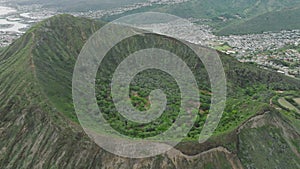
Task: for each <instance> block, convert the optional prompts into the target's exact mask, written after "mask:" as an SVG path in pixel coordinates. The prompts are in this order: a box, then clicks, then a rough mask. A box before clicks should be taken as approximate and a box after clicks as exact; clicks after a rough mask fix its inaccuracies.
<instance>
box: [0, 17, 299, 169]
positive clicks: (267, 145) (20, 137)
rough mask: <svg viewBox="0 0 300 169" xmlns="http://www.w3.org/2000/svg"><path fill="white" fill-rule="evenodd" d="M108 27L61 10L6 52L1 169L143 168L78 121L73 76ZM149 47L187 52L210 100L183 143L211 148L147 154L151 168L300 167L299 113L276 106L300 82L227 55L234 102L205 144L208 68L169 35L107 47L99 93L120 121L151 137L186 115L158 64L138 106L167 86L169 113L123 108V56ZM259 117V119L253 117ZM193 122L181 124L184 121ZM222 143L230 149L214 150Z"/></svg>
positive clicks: (146, 75) (1, 76) (147, 76)
mask: <svg viewBox="0 0 300 169" xmlns="http://www.w3.org/2000/svg"><path fill="white" fill-rule="evenodd" d="M102 25H103V23H101V22H96V21H92V20H88V19H82V18H75V17H72V16H70V15H60V16H56V17H52V18H51V19H48V20H46V21H43V22H41V23H40V24H37V25H36V26H34V27H33V28H32V29H30V30H29V31H28V32H27V33H26V34H24V35H23V36H22V37H21V38H20V39H18V40H17V41H15V42H14V43H13V44H12V45H11V46H9V47H8V48H6V49H4V50H3V51H2V53H1V55H0V80H1V83H0V96H1V97H0V112H1V113H0V119H1V123H0V131H1V132H0V134H1V137H0V149H1V150H3V151H1V153H0V168H33V167H34V166H40V168H51V167H53V168H87V165H88V167H90V168H97V167H98V168H101V167H103V166H108V168H118V167H120V166H125V167H126V168H133V167H134V165H135V164H138V163H139V162H140V161H138V159H137V161H136V162H135V161H134V162H132V161H128V159H123V158H121V157H117V156H113V155H112V154H110V153H107V152H106V151H104V150H102V149H101V148H99V147H97V146H96V145H95V144H94V143H93V142H92V141H91V140H90V139H89V138H88V137H87V136H86V135H85V134H84V132H83V131H82V128H81V127H80V126H79V125H78V121H77V119H76V115H75V112H74V109H73V104H72V91H71V85H72V84H71V79H72V72H73V67H74V65H75V61H76V57H77V56H78V54H79V52H80V50H81V48H82V45H83V44H84V42H85V41H86V40H87V39H88V37H90V36H91V35H92V34H93V33H94V32H95V31H96V30H98V29H99V28H100V27H101V26H102ZM157 42H159V43H157ZM149 46H150V47H159V48H163V49H168V50H170V51H171V52H173V53H176V54H177V55H178V56H181V57H182V59H183V60H184V61H185V62H186V63H187V65H188V66H189V67H191V69H192V72H193V73H194V74H195V77H196V80H197V82H199V92H200V96H201V97H200V100H201V102H202V105H201V106H200V107H199V110H196V111H197V113H198V118H197V119H196V121H197V122H196V123H195V125H194V127H193V128H192V130H191V131H190V132H189V133H188V136H187V138H186V139H185V142H184V143H183V144H185V145H183V146H181V147H182V150H181V151H182V152H185V153H186V154H189V153H190V152H192V153H190V154H198V153H199V152H204V153H202V154H200V155H199V156H195V157H194V156H193V157H192V156H191V157H188V158H189V160H187V158H185V156H183V155H182V154H179V153H178V156H177V154H175V155H176V160H177V161H176V162H173V161H172V160H173V157H174V156H172V158H171V157H169V156H168V155H165V154H164V155H161V156H158V157H155V158H153V159H143V161H141V166H142V167H144V166H146V167H144V168H151V167H152V168H160V167H161V166H166V165H168V167H169V168H176V167H177V168H184V167H190V168H196V167H199V165H200V164H201V166H203V167H206V168H230V166H231V165H232V163H236V164H240V163H238V162H240V161H241V163H242V164H241V165H243V166H244V167H245V168H246V167H248V168H275V167H276V166H279V167H280V168H284V167H285V168H291V169H294V168H296V167H297V166H298V165H299V164H298V163H299V162H298V161H299V160H298V158H297V151H299V141H300V140H299V138H300V134H299V133H300V132H299V131H300V130H299V129H300V126H299V119H300V117H299V114H298V113H296V112H294V111H290V110H288V109H286V108H285V109H278V110H276V109H277V108H279V107H278V106H280V104H279V103H278V99H279V98H282V97H283V98H285V99H286V101H288V102H289V103H290V104H292V105H293V106H294V107H296V106H295V104H297V101H295V100H294V98H299V96H300V93H299V89H300V82H299V80H297V79H293V78H290V77H286V76H284V75H281V74H277V73H274V72H271V71H267V70H263V69H260V68H257V67H256V66H255V65H253V64H242V63H239V62H238V61H236V60H235V59H234V58H232V57H231V56H228V55H225V54H220V57H221V60H222V63H223V66H224V69H225V72H226V77H227V85H228V99H227V105H226V108H225V112H224V115H223V117H222V119H221V122H220V123H219V126H218V128H217V130H216V131H215V134H214V136H213V137H212V138H211V139H210V140H209V142H206V143H203V144H201V145H199V144H198V142H197V136H198V135H199V132H200V131H201V129H202V126H203V123H204V121H205V119H206V117H207V115H208V114H209V111H208V110H209V106H210V99H211V91H210V84H209V81H208V80H207V79H208V75H207V73H206V71H205V68H204V66H203V64H202V63H201V62H200V61H199V59H197V57H196V56H195V55H194V54H193V52H191V51H190V50H189V49H188V48H187V47H186V46H182V44H181V43H180V42H179V41H176V40H174V39H171V38H167V37H165V36H161V35H155V34H152V35H144V36H136V37H132V38H128V39H126V40H124V41H122V42H121V43H119V44H118V45H117V46H116V47H115V48H113V49H112V50H111V51H110V52H109V53H108V54H107V57H105V60H104V61H103V63H102V64H103V65H102V66H100V68H99V71H98V75H97V81H96V94H97V95H96V97H97V101H98V104H99V108H100V109H103V112H104V114H105V116H106V119H108V120H109V122H110V124H111V125H112V126H113V127H114V128H115V129H117V130H118V131H120V132H122V133H125V134H127V135H131V136H135V137H142V138H144V137H149V136H151V135H155V134H158V133H160V132H163V131H165V130H166V129H168V127H169V126H170V125H171V124H172V122H173V121H172V120H174V119H175V118H176V116H177V115H178V113H180V112H179V111H178V108H179V106H180V104H178V102H179V100H180V96H179V93H178V86H177V84H176V83H174V79H173V78H172V77H171V76H169V75H168V74H166V73H163V72H161V71H157V70H148V71H143V72H141V73H139V74H138V75H137V76H136V77H135V78H134V79H133V81H132V82H131V86H130V97H131V102H132V103H133V105H134V106H135V107H136V108H137V109H139V110H147V109H149V106H151V105H149V99H148V96H149V92H150V91H152V90H153V89H157V88H162V89H164V92H165V93H166V95H167V99H168V103H167V109H166V111H165V112H164V114H163V115H162V117H161V118H159V119H158V120H156V121H154V122H153V123H149V124H145V125H139V124H135V123H133V122H130V121H126V119H124V118H123V117H122V116H121V115H120V114H119V113H118V112H116V111H114V110H115V108H114V105H113V103H112V102H111V94H110V90H109V81H107V80H111V75H112V72H113V71H114V70H115V68H116V65H118V64H117V63H119V62H120V61H121V60H122V58H125V57H126V56H128V55H129V54H130V53H132V52H134V51H137V50H139V49H143V48H147V47H149ZM119 54H120V55H119ZM281 91H283V92H281ZM291 100H294V101H291ZM270 101H273V104H271V103H270ZM258 115H260V116H258ZM252 117H253V118H255V119H254V120H253V119H251V120H249V118H252ZM241 126H243V127H241ZM183 127H184V126H178V129H180V128H183ZM174 139H176V136H174ZM195 142H196V143H195ZM219 146H224V147H226V148H228V149H229V150H230V152H229V153H226V151H225V152H223V151H221V152H219V151H213V150H211V149H212V148H216V147H219ZM179 149H180V146H179ZM210 150H211V151H210ZM295 150H296V151H295ZM205 151H208V152H205ZM172 155H173V154H172ZM236 155H237V156H238V157H237V156H236ZM212 157H215V158H212ZM291 159H292V162H290V161H289V160H291ZM41 161H42V163H41ZM111 161H114V162H113V163H111ZM118 161H121V162H118ZM139 164H140V163H139ZM110 166H111V167H110ZM283 166H284V167H283ZM232 168H234V167H232ZM240 168H241V167H240Z"/></svg>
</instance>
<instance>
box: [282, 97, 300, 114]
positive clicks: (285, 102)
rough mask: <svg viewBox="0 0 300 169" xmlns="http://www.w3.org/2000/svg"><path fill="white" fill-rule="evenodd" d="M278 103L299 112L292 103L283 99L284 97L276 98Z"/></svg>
mask: <svg viewBox="0 0 300 169" xmlns="http://www.w3.org/2000/svg"><path fill="white" fill-rule="evenodd" d="M278 102H279V104H281V105H282V106H283V107H285V108H287V109H289V110H295V111H296V112H298V113H300V110H298V109H297V108H296V107H295V106H294V105H292V104H291V103H290V102H288V101H287V100H285V98H280V99H278Z"/></svg>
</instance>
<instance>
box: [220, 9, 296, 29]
mask: <svg viewBox="0 0 300 169" xmlns="http://www.w3.org/2000/svg"><path fill="white" fill-rule="evenodd" d="M299 16H300V7H299V8H292V9H284V10H281V11H271V12H268V13H265V14H263V15H259V16H257V17H254V18H251V19H249V20H245V21H242V22H237V23H235V24H232V25H229V26H227V27H224V28H222V29H221V30H219V31H218V32H217V34H218V35H231V34H252V33H263V32H268V31H273V32H278V31H281V30H294V29H299V28H300V18H299Z"/></svg>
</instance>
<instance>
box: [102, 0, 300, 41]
mask: <svg viewBox="0 0 300 169" xmlns="http://www.w3.org/2000/svg"><path fill="white" fill-rule="evenodd" d="M297 7H298V8H297ZM299 8H300V2H299V1H289V0H247V1H245V0H244V1H235V0H190V1H187V2H184V3H180V4H173V5H154V6H151V7H145V8H140V9H137V10H133V11H128V12H125V13H123V14H119V15H115V16H112V17H108V18H106V20H112V19H116V18H118V17H121V16H124V15H128V14H132V13H138V12H145V11H154V12H164V13H170V14H174V15H177V16H179V17H183V18H196V19H200V20H199V21H197V23H199V24H208V25H210V26H212V27H213V28H215V32H216V33H217V34H218V35H229V34H247V33H261V32H262V31H279V30H282V29H299V28H300V25H299V23H300V22H299V17H298V16H299Z"/></svg>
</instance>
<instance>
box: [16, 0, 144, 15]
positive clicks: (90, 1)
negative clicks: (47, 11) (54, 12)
mask: <svg viewBox="0 0 300 169" xmlns="http://www.w3.org/2000/svg"><path fill="white" fill-rule="evenodd" d="M145 1H146V0H113V1H111V0H100V1H98V0H53V1H48V0H17V1H13V2H15V3H17V4H23V5H28V4H41V5H43V6H44V7H55V8H58V9H59V10H61V11H74V12H81V11H90V10H108V9H112V8H118V7H122V6H125V5H132V4H134V3H138V2H145Z"/></svg>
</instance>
